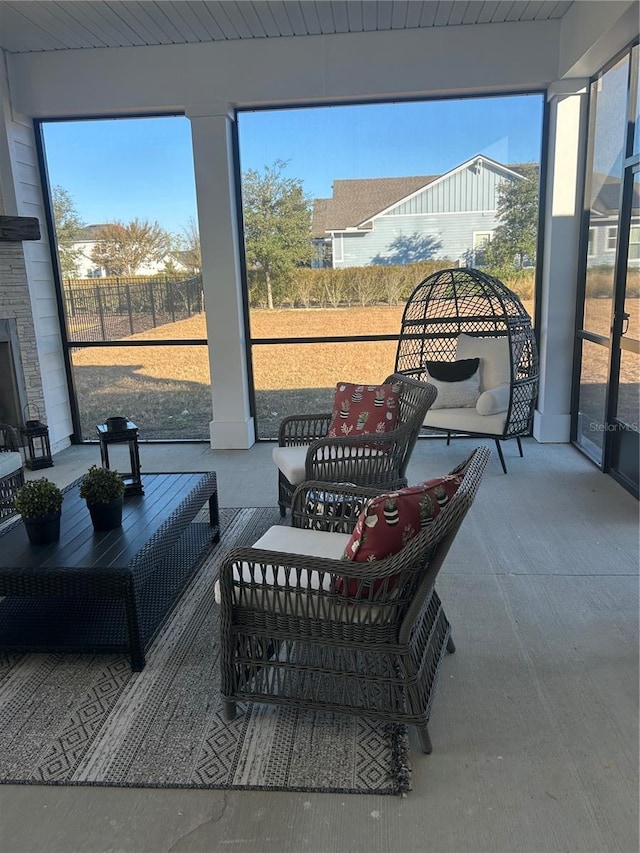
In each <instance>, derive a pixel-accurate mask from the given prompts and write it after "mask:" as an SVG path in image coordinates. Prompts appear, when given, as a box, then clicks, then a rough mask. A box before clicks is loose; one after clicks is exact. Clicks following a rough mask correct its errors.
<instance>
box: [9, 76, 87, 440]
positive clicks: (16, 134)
mask: <svg viewBox="0 0 640 853" xmlns="http://www.w3.org/2000/svg"><path fill="white" fill-rule="evenodd" d="M0 74H1V75H3V74H4V72H2V71H0ZM2 82H3V85H2V87H1V89H2V91H3V92H5V93H6V88H5V87H6V78H4V79H3V81H2ZM0 121H1V122H2V127H1V128H0V130H1V135H2V136H3V138H4V141H5V145H6V151H7V155H8V163H7V162H6V160H5V161H3V164H2V169H1V170H0V176H1V178H2V182H3V198H4V205H5V213H7V214H9V215H11V214H13V215H17V216H33V217H36V218H37V219H38V221H39V223H40V232H41V238H40V240H34V241H24V242H23V244H22V247H23V251H24V261H25V267H26V272H27V277H28V281H29V294H30V299H31V312H32V316H33V325H34V331H35V341H36V347H37V361H38V362H39V370H40V375H41V378H42V392H41V393H42V394H43V397H42V398H40V395H39V394H38V393H37V392H35V391H34V394H33V396H35V398H36V399H32V400H30V402H34V403H35V404H36V405H37V406H38V408H40V407H41V406H42V408H43V409H44V411H41V412H40V416H41V418H42V419H43V420H46V422H47V424H48V426H49V437H50V440H51V448H52V450H53V451H57V450H60V449H62V448H63V447H65V446H67V445H68V444H69V435H70V434H71V432H72V424H71V411H70V408H69V396H68V391H67V378H66V371H65V367H64V358H63V351H62V342H61V337H60V324H59V321H58V313H57V303H56V296H55V286H54V279H53V267H52V263H51V252H50V247H49V241H48V238H47V228H46V217H45V209H44V202H43V198H42V191H41V183H40V172H39V169H38V158H37V152H36V146H35V137H34V131H33V126H32V122H31V120H30V119H29V118H27V117H26V116H22V115H19V114H17V113H16V112H15V111H12V110H11V109H10V108H9V103H8V99H7V98H3V109H2V115H1V118H0ZM7 166H10V169H7V168H6V167H7ZM9 182H10V183H9ZM7 190H9V191H7ZM21 346H22V342H21ZM22 360H23V364H24V367H25V373H27V372H28V371H29V370H31V369H32V367H33V364H32V363H30V360H29V357H28V353H27V354H26V357H25V354H24V353H23V356H22ZM42 399H43V400H44V404H42Z"/></svg>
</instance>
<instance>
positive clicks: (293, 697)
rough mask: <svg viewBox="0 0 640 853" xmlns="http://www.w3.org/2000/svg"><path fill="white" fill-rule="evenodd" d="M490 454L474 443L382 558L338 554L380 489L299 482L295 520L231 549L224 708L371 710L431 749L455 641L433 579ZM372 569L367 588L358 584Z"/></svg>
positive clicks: (224, 615) (224, 582) (224, 571)
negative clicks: (434, 499)
mask: <svg viewBox="0 0 640 853" xmlns="http://www.w3.org/2000/svg"><path fill="white" fill-rule="evenodd" d="M489 455H490V454H489V450H488V449H487V448H486V447H478V448H476V450H475V451H474V452H473V453H472V454H471V456H470V457H469V458H468V459H467V460H466V462H465V463H463V464H462V465H460V466H458V468H456V469H455V471H454V472H452V473H462V474H463V479H462V483H461V485H460V487H459V488H458V490H457V492H456V493H455V495H454V497H453V498H452V499H451V501H450V502H449V503H448V504H447V505H446V506H445V507H444V509H443V510H442V511H441V512H440V514H439V515H437V516H436V517H435V519H434V520H433V521H432V522H431V523H430V524H429V525H428V526H427V527H425V528H424V529H423V530H422V531H421V532H420V533H419V534H418V535H417V536H416V537H415V538H414V539H411V540H410V541H409V542H408V543H407V544H406V545H405V547H404V548H403V549H402V551H401V552H400V553H399V554H396V555H394V556H392V557H388V558H386V559H384V560H378V561H376V562H361V563H357V562H350V561H345V560H341V559H340V555H341V553H342V550H343V549H344V546H345V544H346V542H347V541H348V540H349V534H350V533H351V531H352V530H353V528H354V526H355V523H356V520H357V518H358V515H359V513H360V511H361V510H362V508H363V507H364V505H365V504H366V502H367V499H368V498H369V497H372V496H375V495H377V494H380V491H379V490H374V489H367V488H354V487H350V486H344V485H336V484H327V483H317V482H312V483H304V484H303V485H302V486H300V487H299V488H298V489H297V490H296V492H295V495H294V499H293V504H292V510H291V524H292V526H291V527H288V526H284V525H276V526H274V527H272V528H270V530H269V531H267V533H265V534H264V536H262V537H261V538H260V540H258V542H257V543H256V544H255V545H254V546H253V547H251V548H237V549H235V550H233V551H231V552H229V553H228V554H227V555H226V556H225V558H224V560H223V563H222V567H221V571H220V580H219V584H218V589H217V599H218V601H219V603H220V625H221V658H220V660H221V674H222V697H223V706H224V713H225V717H226V718H227V719H233V718H234V716H235V712H236V702H237V701H253V702H270V703H275V704H280V705H287V706H302V707H306V708H314V709H318V710H322V711H331V712H338V713H345V714H351V715H356V716H363V717H372V718H376V719H380V720H383V721H387V722H394V723H398V722H399V723H407V724H413V725H414V726H415V727H416V729H417V730H418V734H419V737H420V743H421V747H422V749H423V750H424V752H427V753H428V752H430V751H431V742H430V738H429V732H428V729H427V724H428V722H429V716H430V713H431V703H432V700H433V693H434V687H435V683H436V678H437V674H438V670H439V667H440V663H441V661H442V658H443V657H444V652H445V649H446V650H447V651H449V652H453V651H454V650H455V647H454V644H453V640H452V639H451V636H450V630H451V629H450V625H449V622H448V621H447V617H446V615H445V613H444V610H443V608H442V604H441V602H440V598H439V597H438V594H437V592H436V590H435V587H434V584H435V580H436V575H437V574H438V571H439V570H440V567H441V566H442V563H443V560H444V558H445V556H446V554H447V552H448V551H449V548H450V547H451V544H452V542H453V540H454V537H455V535H456V533H457V531H458V529H459V527H460V524H461V523H462V520H463V519H464V517H465V515H466V513H467V511H468V510H469V507H470V506H471V504H472V502H473V499H474V497H475V494H476V490H477V488H478V485H479V483H480V479H481V477H482V473H483V471H484V468H485V466H486V464H487V461H488V459H489ZM285 546H286V547H285ZM293 549H295V550H296V551H297V553H293V552H292V551H293ZM320 554H321V555H322V556H319V555H320ZM347 572H348V581H349V582H348V583H343V584H342V586H341V587H338V586H337V585H336V582H335V580H336V577H341V578H344V577H345V576H346V573H347ZM374 578H375V579H377V581H378V585H377V587H376V584H373V585H372V586H371V587H370V589H373V590H374V591H373V592H372V593H371V595H370V597H369V598H362V597H356V596H355V595H352V594H351V593H353V592H354V589H356V588H357V587H358V586H359V585H360V584H359V583H358V582H359V581H363V580H373V579H374ZM353 579H357V581H356V586H355V587H354V586H353ZM380 579H382V581H380ZM392 579H393V580H392ZM337 588H340V590H341V591H339V592H338V591H336V589H337Z"/></svg>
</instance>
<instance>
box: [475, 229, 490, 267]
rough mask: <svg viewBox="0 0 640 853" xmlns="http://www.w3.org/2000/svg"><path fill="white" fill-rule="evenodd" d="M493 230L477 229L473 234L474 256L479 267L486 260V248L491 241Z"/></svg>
mask: <svg viewBox="0 0 640 853" xmlns="http://www.w3.org/2000/svg"><path fill="white" fill-rule="evenodd" d="M492 236H493V235H492V233H491V231H475V232H474V234H473V256H474V263H475V265H476V266H477V267H482V266H484V265H485V262H486V257H487V253H486V248H487V246H488V245H489V243H490V242H491V237H492Z"/></svg>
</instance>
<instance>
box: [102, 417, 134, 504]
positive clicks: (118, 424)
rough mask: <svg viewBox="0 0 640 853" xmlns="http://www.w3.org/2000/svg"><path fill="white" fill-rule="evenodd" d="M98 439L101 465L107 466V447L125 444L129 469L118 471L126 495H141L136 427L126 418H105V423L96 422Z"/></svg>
mask: <svg viewBox="0 0 640 853" xmlns="http://www.w3.org/2000/svg"><path fill="white" fill-rule="evenodd" d="M96 429H97V431H98V440H99V442H100V458H101V459H102V467H103V468H109V467H110V462H109V447H110V446H111V445H123V444H126V445H127V446H128V448H129V468H130V470H129V471H123V470H120V467H118V469H117V470H118V472H119V474H120V476H121V477H122V480H123V482H124V493H125V496H126V495H142V494H144V489H143V488H142V477H141V476H140V451H139V449H138V427H137V426H136V425H135V424H134V423H133V422H132V421H130V420H128V418H122V417H113V418H107V419H106V421H105V423H103V424H97V425H96Z"/></svg>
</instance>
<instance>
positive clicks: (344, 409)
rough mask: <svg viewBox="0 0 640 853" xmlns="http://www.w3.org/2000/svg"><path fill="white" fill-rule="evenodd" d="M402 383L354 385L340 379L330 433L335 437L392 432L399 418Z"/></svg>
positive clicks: (334, 400) (330, 435)
mask: <svg viewBox="0 0 640 853" xmlns="http://www.w3.org/2000/svg"><path fill="white" fill-rule="evenodd" d="M400 389H401V386H400V383H399V382H397V383H394V384H393V385H354V384H353V383H351V382H338V384H337V385H336V393H335V397H334V399H333V415H332V418H331V423H330V424H329V430H328V432H327V435H328V436H329V437H331V438H335V437H339V436H349V435H370V434H372V433H383V432H390V431H391V430H392V429H394V427H395V425H396V421H397V420H398V404H399V401H400Z"/></svg>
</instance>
